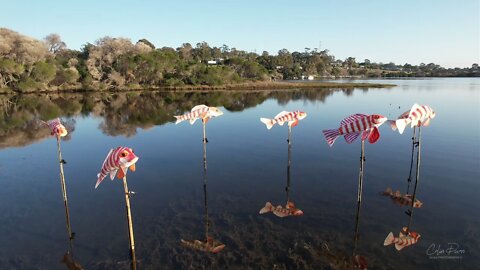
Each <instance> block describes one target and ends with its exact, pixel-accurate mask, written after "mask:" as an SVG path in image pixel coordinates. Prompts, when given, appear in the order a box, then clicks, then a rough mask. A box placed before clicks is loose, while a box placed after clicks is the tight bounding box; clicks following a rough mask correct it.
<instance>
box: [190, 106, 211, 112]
mask: <svg viewBox="0 0 480 270" xmlns="http://www.w3.org/2000/svg"><path fill="white" fill-rule="evenodd" d="M204 108H208V106H207V105H204V104H200V105H197V106H195V107H193V108H192V110H191V112H193V111H196V110H200V109H204Z"/></svg>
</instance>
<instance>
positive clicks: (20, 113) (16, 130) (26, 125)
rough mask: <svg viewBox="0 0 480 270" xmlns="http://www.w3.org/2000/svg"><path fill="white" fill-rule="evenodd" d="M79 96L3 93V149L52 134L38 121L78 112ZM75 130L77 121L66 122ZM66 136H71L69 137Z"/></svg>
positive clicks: (0, 117) (0, 116)
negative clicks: (8, 94)
mask: <svg viewBox="0 0 480 270" xmlns="http://www.w3.org/2000/svg"><path fill="white" fill-rule="evenodd" d="M80 108H81V105H80V103H79V101H78V100H77V98H76V97H73V96H68V95H67V96H58V95H48V96H47V95H41V96H37V95H27V96H0V111H1V113H0V148H5V147H19V146H23V145H26V144H29V143H31V142H33V141H38V140H41V139H44V138H47V137H49V136H50V130H49V129H47V128H45V126H44V125H42V124H41V122H40V121H39V120H49V119H53V118H55V117H59V116H66V117H69V116H73V115H76V114H78V112H79V109H80ZM65 125H66V127H67V129H68V130H69V131H73V130H74V127H75V121H74V120H73V119H69V120H68V121H67V122H66V123H65ZM65 139H67V140H68V139H69V137H66V138H65Z"/></svg>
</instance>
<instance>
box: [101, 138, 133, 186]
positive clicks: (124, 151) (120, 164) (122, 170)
mask: <svg viewBox="0 0 480 270" xmlns="http://www.w3.org/2000/svg"><path fill="white" fill-rule="evenodd" d="M137 161H138V157H137V156H136V155H135V153H134V152H133V149H131V148H128V147H124V146H119V147H117V148H115V149H110V152H108V155H107V157H106V158H105V161H103V165H102V168H101V169H100V173H99V174H97V177H98V179H97V183H96V184H95V188H97V187H98V185H100V183H101V182H102V181H103V179H104V178H105V177H106V176H107V175H108V174H110V179H111V180H113V179H114V178H115V175H116V174H117V172H118V174H117V176H118V178H120V179H122V178H123V177H124V176H125V175H126V174H127V169H128V168H130V170H131V171H135V163H136V162H137Z"/></svg>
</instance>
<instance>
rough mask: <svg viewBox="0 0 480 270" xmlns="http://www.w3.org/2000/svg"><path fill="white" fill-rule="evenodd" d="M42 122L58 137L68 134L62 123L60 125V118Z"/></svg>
mask: <svg viewBox="0 0 480 270" xmlns="http://www.w3.org/2000/svg"><path fill="white" fill-rule="evenodd" d="M42 122H43V123H44V124H45V125H47V126H48V128H49V129H50V131H51V134H52V135H54V136H59V137H65V136H67V134H68V132H67V129H66V128H65V126H64V125H62V122H61V121H60V118H55V119H52V120H49V121H47V122H44V121H42Z"/></svg>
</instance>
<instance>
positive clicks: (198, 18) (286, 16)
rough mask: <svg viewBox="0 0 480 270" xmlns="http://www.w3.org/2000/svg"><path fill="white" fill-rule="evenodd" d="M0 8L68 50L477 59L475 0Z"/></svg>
mask: <svg viewBox="0 0 480 270" xmlns="http://www.w3.org/2000/svg"><path fill="white" fill-rule="evenodd" d="M0 7H1V12H0V14H1V15H0V27H6V28H9V29H12V30H15V31H17V32H20V33H22V34H25V35H28V36H32V37H34V38H38V39H41V38H43V37H45V36H46V35H48V34H50V33H58V34H59V35H60V36H61V37H62V39H63V40H64V41H65V42H66V43H67V46H68V47H69V48H71V49H80V47H81V46H82V45H83V44H85V43H87V42H90V43H93V42H94V41H95V40H97V39H98V38H100V37H103V36H111V37H126V38H130V39H131V40H132V42H136V41H137V40H138V39H141V38H146V39H148V40H150V41H151V42H152V43H154V44H155V45H156V46H157V47H163V46H168V47H174V48H176V47H179V46H180V45H181V44H182V43H185V42H189V43H191V44H192V45H193V46H195V44H196V43H198V42H201V41H206V42H207V43H208V44H210V46H221V45H223V44H227V45H228V46H229V47H235V48H237V49H240V50H246V51H256V52H257V53H262V52H263V51H268V52H270V53H271V54H276V53H277V52H278V50H280V49H282V48H286V49H288V50H289V51H291V52H292V51H304V49H305V47H308V48H318V47H320V49H321V50H323V49H328V50H329V51H330V53H331V54H333V55H334V56H335V57H336V58H337V59H342V60H344V59H345V58H347V57H349V56H352V57H355V58H356V59H357V62H361V61H363V60H364V59H370V60H371V61H374V62H384V63H388V62H394V63H396V64H404V63H410V64H415V65H418V64H420V63H422V62H423V63H430V62H434V63H436V64H440V65H442V66H444V67H456V66H458V67H470V66H471V65H472V64H473V63H479V62H480V0H461V1H456V0H450V1H446V0H404V1H387V0H378V1H374V0H364V1H354V0H351V1H345V0H330V1H320V0H317V1H314V0H311V1H301V0H299V1H284V0H277V1H267V0H254V1H250V0H243V1H229V0H221V1H220V0H219V1H208V0H190V1H187V0H185V1H182V0H178V1H154V0H150V1H148V0H136V1H133V0H132V1H124V0H116V1H106V0H104V1H101V0H82V1H74V0H44V1H38V0H37V1H35V0H0Z"/></svg>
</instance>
